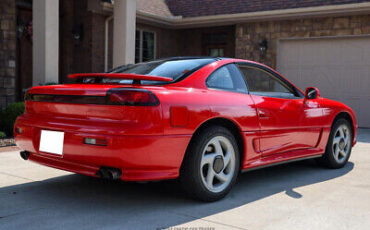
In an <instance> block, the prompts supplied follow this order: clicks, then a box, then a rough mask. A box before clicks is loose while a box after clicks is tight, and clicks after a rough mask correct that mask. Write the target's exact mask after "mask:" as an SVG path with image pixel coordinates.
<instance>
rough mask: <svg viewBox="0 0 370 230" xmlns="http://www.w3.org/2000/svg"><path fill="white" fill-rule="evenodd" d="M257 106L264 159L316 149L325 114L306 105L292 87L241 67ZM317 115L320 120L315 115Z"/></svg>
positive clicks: (316, 106) (254, 69)
mask: <svg viewBox="0 0 370 230" xmlns="http://www.w3.org/2000/svg"><path fill="white" fill-rule="evenodd" d="M239 67H240V70H241V72H242V73H243V75H244V77H245V79H246V82H247V87H248V91H249V93H250V94H251V97H252V99H253V101H254V103H255V105H256V108H257V112H258V118H259V124H260V131H261V132H260V139H259V151H260V152H261V154H262V156H267V155H271V154H275V153H281V152H286V151H291V150H300V149H306V148H314V147H315V146H316V144H317V142H318V139H319V136H320V131H321V127H320V117H321V115H322V110H321V109H320V108H319V104H318V103H317V102H316V101H315V100H311V101H307V102H305V101H304V98H303V95H301V93H299V92H298V91H297V90H296V89H295V88H294V87H293V86H292V85H291V84H289V83H288V82H286V81H285V80H284V79H282V78H279V77H278V76H275V75H273V74H272V73H268V72H267V71H265V70H264V69H261V68H259V67H257V66H248V65H239ZM314 112H316V113H318V116H316V117H312V116H311V115H312V114H313V113H314Z"/></svg>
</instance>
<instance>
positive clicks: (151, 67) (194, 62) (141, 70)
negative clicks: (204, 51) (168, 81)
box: [103, 58, 215, 85]
mask: <svg viewBox="0 0 370 230" xmlns="http://www.w3.org/2000/svg"><path fill="white" fill-rule="evenodd" d="M214 61H215V59H212V58H198V59H182V60H157V61H150V62H145V63H139V64H135V65H128V66H121V67H118V68H115V69H113V70H111V71H108V73H131V74H141V75H149V76H160V77H170V78H172V79H173V81H178V80H181V79H183V78H185V77H187V76H189V75H190V74H192V73H194V72H195V71H196V70H198V69H200V68H202V67H203V66H205V65H208V64H209V63H211V62H214ZM103 83H120V84H131V83H132V80H122V79H103ZM141 84H151V85H152V84H165V83H163V82H156V81H141Z"/></svg>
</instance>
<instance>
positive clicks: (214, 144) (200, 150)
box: [180, 126, 240, 201]
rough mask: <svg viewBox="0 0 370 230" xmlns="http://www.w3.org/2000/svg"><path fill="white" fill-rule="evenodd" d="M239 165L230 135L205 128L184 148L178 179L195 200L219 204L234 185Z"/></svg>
mask: <svg viewBox="0 0 370 230" xmlns="http://www.w3.org/2000/svg"><path fill="white" fill-rule="evenodd" d="M239 162H240V161H239V151H238V146H237V143H236V140H235V138H234V136H233V135H232V133H231V132H230V131H229V130H227V129H225V128H223V127H219V126H214V127H209V128H206V129H204V130H203V131H202V132H201V133H200V134H199V135H198V136H197V137H196V139H195V140H193V141H192V143H191V144H190V146H189V148H188V152H187V157H186V159H184V164H183V166H182V169H181V176H180V180H181V183H182V185H183V188H184V190H185V191H186V192H187V193H188V194H189V195H190V196H191V197H193V198H195V199H199V200H203V201H215V200H219V199H221V198H223V197H224V196H226V194H227V193H228V192H229V191H230V189H231V187H232V185H233V184H234V183H235V181H236V178H237V175H238V170H239Z"/></svg>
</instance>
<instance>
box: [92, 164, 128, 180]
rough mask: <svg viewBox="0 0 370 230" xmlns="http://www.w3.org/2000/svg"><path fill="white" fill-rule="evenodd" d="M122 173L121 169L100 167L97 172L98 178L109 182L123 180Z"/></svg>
mask: <svg viewBox="0 0 370 230" xmlns="http://www.w3.org/2000/svg"><path fill="white" fill-rule="evenodd" d="M121 175H122V172H121V170H120V169H117V168H111V167H100V169H99V170H98V171H97V172H96V176H98V177H101V178H103V179H108V180H118V179H120V178H121Z"/></svg>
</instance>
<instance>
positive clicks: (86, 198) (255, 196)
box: [0, 129, 370, 230]
mask: <svg viewBox="0 0 370 230" xmlns="http://www.w3.org/2000/svg"><path fill="white" fill-rule="evenodd" d="M358 139H359V142H358V144H357V145H356V147H355V148H354V149H353V152H352V156H351V158H350V162H349V163H348V164H347V165H346V167H345V168H343V169H339V170H329V169H323V168H320V167H318V166H317V165H316V164H315V163H314V161H312V160H309V161H303V162H297V163H291V164H287V165H281V166H276V167H272V168H266V169H261V170H257V171H252V172H248V173H245V174H242V175H241V176H240V177H239V181H238V183H237V184H236V185H235V187H234V188H233V190H232V191H231V193H230V194H229V196H227V197H226V198H225V199H223V200H221V201H219V202H215V203H201V202H196V201H193V200H190V199H187V198H186V197H184V196H183V194H182V192H181V190H180V188H179V186H177V184H176V182H173V181H172V182H171V181H170V182H157V183H147V184H137V183H124V182H111V181H104V180H100V179H96V178H89V177H85V176H80V175H75V174H71V173H66V172H63V171H59V170H56V169H51V168H47V167H44V166H39V165H36V164H34V163H31V162H27V161H23V160H22V159H21V158H20V157H19V154H18V151H16V150H12V151H5V152H4V149H0V229H4V230H5V229H6V230H12V229H17V230H18V229H35V230H40V229H78V230H83V229H89V230H91V229H161V228H168V227H172V228H170V229H191V228H192V229H336V230H337V229H370V130H365V129H363V130H360V134H359V138H358ZM1 151H2V152H1ZM180 227H184V228H180ZM185 227H188V228H185Z"/></svg>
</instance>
